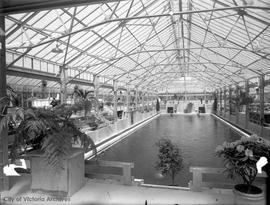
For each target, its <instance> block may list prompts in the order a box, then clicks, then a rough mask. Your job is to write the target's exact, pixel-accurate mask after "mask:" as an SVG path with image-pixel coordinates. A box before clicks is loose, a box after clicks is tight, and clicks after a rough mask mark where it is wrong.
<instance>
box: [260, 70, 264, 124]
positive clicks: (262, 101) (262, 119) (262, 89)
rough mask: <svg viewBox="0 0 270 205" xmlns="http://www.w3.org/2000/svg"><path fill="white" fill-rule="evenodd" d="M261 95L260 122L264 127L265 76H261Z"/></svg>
mask: <svg viewBox="0 0 270 205" xmlns="http://www.w3.org/2000/svg"><path fill="white" fill-rule="evenodd" d="M259 92H260V93H259V94H260V120H261V125H262V127H263V123H264V75H261V76H260V84H259Z"/></svg>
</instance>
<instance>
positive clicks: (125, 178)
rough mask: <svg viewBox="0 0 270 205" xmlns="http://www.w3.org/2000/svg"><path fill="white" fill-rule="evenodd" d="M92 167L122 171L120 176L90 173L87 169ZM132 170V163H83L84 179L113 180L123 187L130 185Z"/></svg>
mask: <svg viewBox="0 0 270 205" xmlns="http://www.w3.org/2000/svg"><path fill="white" fill-rule="evenodd" d="M93 167H98V168H100V167H113V168H114V167H117V168H120V169H122V175H116V174H103V173H92V172H91V171H89V170H88V168H93ZM132 168H134V163H129V162H118V161H100V160H98V161H85V177H88V178H96V179H113V180H117V181H120V182H121V183H122V184H124V185H132V182H133V181H134V177H133V176H131V169H132Z"/></svg>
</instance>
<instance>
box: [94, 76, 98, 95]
mask: <svg viewBox="0 0 270 205" xmlns="http://www.w3.org/2000/svg"><path fill="white" fill-rule="evenodd" d="M98 91H99V76H97V75H95V76H94V96H95V98H97V99H98V95H99V92H98Z"/></svg>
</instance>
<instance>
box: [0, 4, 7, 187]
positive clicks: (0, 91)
mask: <svg viewBox="0 0 270 205" xmlns="http://www.w3.org/2000/svg"><path fill="white" fill-rule="evenodd" d="M0 5H1V3H0ZM4 32H5V17H4V16H3V15H2V16H1V15H0V98H2V97H5V96H6V83H7V82H6V80H7V79H6V44H5V33H4ZM2 109H3V106H1V104H0V111H1V112H2ZM5 113H6V111H4V114H5ZM1 120H2V116H0V121H1ZM7 164H8V134H7V129H3V130H1V133H0V192H1V191H4V190H8V188H9V183H8V178H7V177H6V176H5V174H4V169H3V168H4V166H5V165H7Z"/></svg>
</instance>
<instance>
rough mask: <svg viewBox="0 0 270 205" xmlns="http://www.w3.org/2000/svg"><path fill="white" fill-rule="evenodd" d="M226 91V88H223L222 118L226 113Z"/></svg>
mask: <svg viewBox="0 0 270 205" xmlns="http://www.w3.org/2000/svg"><path fill="white" fill-rule="evenodd" d="M226 94H227V90H226V87H224V88H223V98H224V99H223V100H224V117H226V112H227V99H226Z"/></svg>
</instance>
